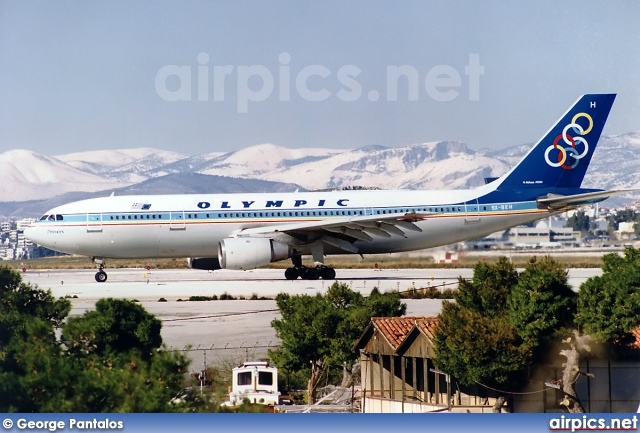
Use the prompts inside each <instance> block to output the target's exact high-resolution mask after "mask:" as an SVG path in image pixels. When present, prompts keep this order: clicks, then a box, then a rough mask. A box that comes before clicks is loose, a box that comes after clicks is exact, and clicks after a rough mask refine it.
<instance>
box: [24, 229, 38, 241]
mask: <svg viewBox="0 0 640 433" xmlns="http://www.w3.org/2000/svg"><path fill="white" fill-rule="evenodd" d="M38 232H39V230H38V228H37V227H34V226H33V225H29V226H27V227H25V229H24V237H25V238H27V239H29V240H30V241H31V242H35V243H36V244H40V236H38Z"/></svg>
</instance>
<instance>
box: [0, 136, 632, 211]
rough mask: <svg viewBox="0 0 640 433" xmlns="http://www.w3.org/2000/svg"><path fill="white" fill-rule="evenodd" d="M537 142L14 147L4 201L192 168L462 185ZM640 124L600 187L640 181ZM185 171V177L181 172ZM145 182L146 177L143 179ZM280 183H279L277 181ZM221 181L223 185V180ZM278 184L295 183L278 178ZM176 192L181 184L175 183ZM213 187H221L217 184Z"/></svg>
mask: <svg viewBox="0 0 640 433" xmlns="http://www.w3.org/2000/svg"><path fill="white" fill-rule="evenodd" d="M530 148H531V144H525V145H518V146H513V147H510V148H507V149H502V150H498V151H495V150H492V151H488V150H480V151H475V150H472V149H470V148H469V147H468V146H467V145H466V144H464V143H460V142H455V141H442V142H432V143H422V144H414V145H409V146H402V147H395V148H390V147H384V146H368V147H363V148H360V149H355V150H337V149H323V148H311V149H287V148H284V147H280V146H277V145H275V144H260V145H257V146H252V147H248V148H246V149H242V150H239V151H235V152H229V153H206V154H202V155H196V156H184V155H182V154H180V153H176V152H167V151H160V150H157V149H151V148H141V149H121V150H100V151H89V152H81V153H72V154H66V155H59V156H56V157H49V156H44V155H40V154H37V153H35V152H30V151H24V150H13V151H10V152H5V153H3V154H0V202H6V201H26V200H35V199H44V198H51V197H54V196H57V195H60V194H63V193H66V192H71V191H86V192H95V191H104V190H114V189H117V188H122V187H129V188H128V189H127V190H130V191H134V190H141V189H139V188H138V187H137V185H138V184H140V185H142V186H141V187H140V188H142V189H143V190H144V191H145V193H149V194H161V193H163V192H166V187H167V184H166V182H149V181H150V180H152V179H160V178H161V177H163V176H166V175H172V176H171V179H172V182H175V183H176V185H177V186H176V188H177V189H178V190H179V189H180V188H182V187H181V186H180V185H183V187H184V188H186V189H185V191H184V192H185V193H186V192H187V190H189V191H192V189H191V187H187V185H190V182H192V180H188V179H187V177H188V176H190V175H193V174H200V175H209V176H211V175H215V176H219V177H218V178H216V180H215V185H216V186H217V188H216V189H218V190H219V191H231V190H233V191H235V192H241V191H242V188H246V187H248V185H253V187H255V184H252V183H247V182H245V183H238V182H235V184H233V185H234V186H233V187H231V186H229V187H227V186H225V185H226V184H227V183H229V185H231V184H232V183H233V182H234V179H247V180H252V181H272V182H278V183H279V184H278V185H282V184H290V185H292V184H296V185H300V186H301V187H303V188H305V189H309V190H315V189H325V188H337V187H346V186H365V187H377V188H384V189H405V188H406V189H443V188H449V189H457V188H470V187H476V186H479V185H481V184H482V183H483V181H484V178H486V177H496V176H500V175H502V174H503V173H505V172H506V171H507V170H508V169H509V168H511V167H513V166H514V165H515V164H516V163H517V162H518V160H519V159H520V158H522V156H523V155H524V154H525V153H526V152H527V151H528V150H529V149H530ZM639 156H640V132H636V133H629V134H624V135H619V136H610V137H603V138H602V139H601V140H600V144H599V145H598V148H597V150H596V153H595V155H594V157H593V161H592V163H591V166H590V168H589V171H588V172H587V176H586V179H585V182H584V186H586V187H594V188H640V157H639ZM183 177H184V179H182V178H183ZM142 182H145V183H144V184H142ZM275 185H276V184H273V185H272V186H273V187H276V186H275ZM218 187H219V188H218ZM277 188H285V189H286V188H288V187H287V186H278V187H277ZM172 192H180V191H177V190H176V189H175V188H173V191H172ZM212 192H214V191H212Z"/></svg>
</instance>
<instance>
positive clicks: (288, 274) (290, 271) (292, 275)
mask: <svg viewBox="0 0 640 433" xmlns="http://www.w3.org/2000/svg"><path fill="white" fill-rule="evenodd" d="M284 277H285V278H286V279H287V280H297V279H298V270H297V269H296V268H287V269H286V270H285V271H284Z"/></svg>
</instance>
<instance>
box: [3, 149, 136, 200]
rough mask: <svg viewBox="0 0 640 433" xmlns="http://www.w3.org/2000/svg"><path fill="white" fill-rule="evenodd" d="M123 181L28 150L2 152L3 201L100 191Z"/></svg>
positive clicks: (118, 184) (115, 186)
mask: <svg viewBox="0 0 640 433" xmlns="http://www.w3.org/2000/svg"><path fill="white" fill-rule="evenodd" d="M124 185H125V183H123V182H121V181H118V180H113V179H107V178H104V177H101V176H97V175H95V174H93V173H90V172H87V171H83V170H80V169H78V168H75V167H73V166H70V165H68V164H65V163H64V162H62V161H60V160H59V159H56V158H53V157H49V156H44V155H41V154H38V153H35V152H31V151H29V150H11V151H8V152H4V153H2V154H0V201H26V200H37V199H46V198H50V197H54V196H57V195H60V194H64V193H66V192H70V191H100V190H104V189H108V188H118V187H121V186H124Z"/></svg>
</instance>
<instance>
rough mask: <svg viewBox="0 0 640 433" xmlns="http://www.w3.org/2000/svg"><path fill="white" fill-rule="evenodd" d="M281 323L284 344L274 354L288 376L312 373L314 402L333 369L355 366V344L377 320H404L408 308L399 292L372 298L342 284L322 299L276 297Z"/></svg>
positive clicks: (376, 293)
mask: <svg viewBox="0 0 640 433" xmlns="http://www.w3.org/2000/svg"><path fill="white" fill-rule="evenodd" d="M276 303H277V305H278V308H279V309H280V314H281V316H282V318H281V319H275V320H273V321H272V322H271V326H273V328H274V329H275V331H276V336H277V337H278V338H279V339H280V340H281V341H282V345H281V347H280V348H279V349H275V350H270V351H269V356H270V357H271V359H272V360H273V362H274V363H275V364H276V365H277V366H278V367H279V368H281V369H282V370H283V371H284V372H293V371H300V370H302V371H304V372H305V373H306V375H307V377H308V378H309V379H308V384H307V392H308V402H309V403H313V402H314V394H315V390H316V388H317V386H318V383H319V381H320V378H321V377H322V376H323V375H324V374H325V373H327V372H328V370H329V369H330V368H332V367H339V368H342V367H343V366H344V364H345V363H348V362H352V361H353V359H354V358H355V356H356V355H355V354H353V353H352V352H351V349H352V348H353V345H354V344H355V342H356V340H357V339H358V337H360V335H361V334H362V332H364V329H365V328H366V326H367V324H368V323H369V320H370V319H371V317H374V316H377V317H382V316H399V315H402V314H404V313H405V311H406V305H405V304H402V303H401V302H400V295H399V294H398V293H385V294H381V293H380V292H379V291H378V290H377V289H374V290H373V291H372V292H371V295H370V296H369V297H367V298H365V297H364V296H362V295H361V294H360V293H357V292H354V291H352V290H351V289H350V288H349V287H348V286H347V285H346V284H343V283H339V282H336V283H334V284H333V285H332V286H331V287H330V288H329V290H328V291H327V293H326V294H325V295H324V296H322V295H321V294H316V295H315V296H309V295H302V296H291V295H289V294H285V293H280V294H278V295H277V296H276Z"/></svg>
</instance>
